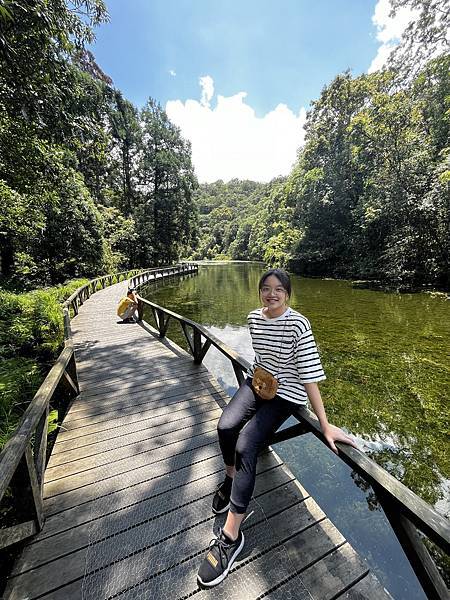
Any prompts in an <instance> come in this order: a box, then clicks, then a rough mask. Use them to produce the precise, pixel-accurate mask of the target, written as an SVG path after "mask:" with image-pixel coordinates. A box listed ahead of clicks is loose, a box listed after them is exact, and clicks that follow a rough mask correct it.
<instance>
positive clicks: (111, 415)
mask: <svg viewBox="0 0 450 600" xmlns="http://www.w3.org/2000/svg"><path fill="white" fill-rule="evenodd" d="M191 384H192V385H190V386H189V391H187V390H186V384H185V383H184V382H182V381H180V382H178V383H177V384H174V385H172V386H170V387H169V386H158V387H156V388H153V387H152V388H150V389H143V390H142V391H139V392H136V393H135V394H132V395H131V396H129V397H128V396H126V395H122V394H115V395H112V396H109V397H107V399H103V398H99V399H98V400H97V401H96V402H91V403H90V404H89V405H88V406H85V405H84V402H83V401H82V400H80V401H79V402H78V404H77V405H73V406H77V407H79V408H80V410H78V411H77V412H75V413H73V415H72V414H71V416H70V418H69V417H67V418H66V419H64V427H65V428H66V429H67V428H69V427H75V426H76V423H78V422H80V424H81V426H82V425H83V422H89V421H90V422H93V423H98V422H100V421H101V420H104V421H113V420H114V419H115V417H116V416H121V415H123V410H124V409H127V410H128V411H129V412H132V411H133V410H134V409H135V408H136V407H138V406H143V405H144V404H147V405H149V407H150V408H151V405H152V404H155V402H156V401H158V400H159V405H163V404H164V400H166V399H169V398H172V397H173V396H177V397H179V398H181V399H182V398H186V399H188V398H189V396H192V395H193V394H194V393H197V394H198V393H199V392H203V394H205V393H208V394H210V395H211V389H210V386H209V380H208V378H207V376H202V377H199V378H195V379H194V380H191ZM102 416H104V418H103V419H101V417H102Z"/></svg>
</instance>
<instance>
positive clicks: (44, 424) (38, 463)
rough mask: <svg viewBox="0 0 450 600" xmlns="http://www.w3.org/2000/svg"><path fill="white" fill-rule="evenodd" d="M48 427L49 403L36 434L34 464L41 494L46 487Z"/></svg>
mask: <svg viewBox="0 0 450 600" xmlns="http://www.w3.org/2000/svg"><path fill="white" fill-rule="evenodd" d="M47 429H48V405H47V406H46V408H45V411H44V412H43V413H42V417H41V418H40V420H39V423H38V425H37V427H36V432H35V434H34V466H35V468H36V477H37V481H38V485H39V490H40V494H41V496H42V490H43V487H44V470H45V463H46V456H47Z"/></svg>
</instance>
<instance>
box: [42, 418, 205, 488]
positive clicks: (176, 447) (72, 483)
mask: <svg viewBox="0 0 450 600" xmlns="http://www.w3.org/2000/svg"><path fill="white" fill-rule="evenodd" d="M212 443H217V429H216V425H215V424H213V425H212V426H210V427H208V426H203V424H202V427H201V431H200V432H197V433H196V435H189V432H185V433H184V435H183V436H179V437H178V439H177V440H176V441H173V440H172V441H167V443H166V444H164V445H163V446H161V447H158V445H157V444H154V443H153V444H150V445H148V446H147V447H146V448H145V450H143V451H140V452H139V453H136V454H135V455H129V454H127V455H126V456H124V457H122V458H117V459H115V457H114V456H111V462H110V463H109V464H107V465H99V466H96V465H95V464H94V465H93V466H92V467H91V468H90V469H89V470H85V471H83V472H81V473H75V474H73V475H68V476H62V478H60V479H56V480H53V481H50V482H48V483H47V482H45V483H44V497H45V498H50V497H51V496H56V495H59V494H68V493H70V492H72V491H75V490H77V489H78V488H84V487H85V486H86V485H90V484H94V483H96V482H97V481H101V480H104V479H110V478H111V477H112V476H114V475H120V474H122V473H127V472H130V471H134V470H135V469H137V468H140V467H146V468H150V466H151V467H152V468H153V464H154V463H155V462H159V461H160V460H164V459H165V458H168V457H169V456H176V455H179V454H183V453H185V452H187V451H188V450H192V449H194V448H200V447H202V446H206V445H209V444H212ZM46 476H47V475H46Z"/></svg>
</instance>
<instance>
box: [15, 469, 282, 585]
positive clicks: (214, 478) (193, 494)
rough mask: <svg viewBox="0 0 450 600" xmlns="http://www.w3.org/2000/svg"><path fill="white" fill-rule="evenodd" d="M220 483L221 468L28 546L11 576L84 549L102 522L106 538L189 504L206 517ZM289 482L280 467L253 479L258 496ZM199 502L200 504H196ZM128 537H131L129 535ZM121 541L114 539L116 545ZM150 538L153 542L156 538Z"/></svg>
mask: <svg viewBox="0 0 450 600" xmlns="http://www.w3.org/2000/svg"><path fill="white" fill-rule="evenodd" d="M222 480H223V469H222V470H220V471H216V472H214V473H211V474H208V475H206V476H205V477H203V478H201V479H200V480H195V481H192V482H188V483H186V484H185V485H183V486H182V487H181V488H180V487H177V488H176V489H175V490H168V491H166V492H165V493H163V494H160V495H159V496H158V499H157V501H156V499H155V497H152V498H151V499H147V500H144V499H140V501H139V502H138V503H136V504H133V505H132V506H127V507H126V508H124V509H123V510H121V511H118V510H117V509H115V511H114V513H113V514H114V518H111V517H112V515H110V516H108V515H105V517H103V519H100V520H97V522H96V523H95V524H93V523H92V522H90V523H85V524H83V525H82V526H80V527H77V528H75V529H73V530H72V531H70V532H67V531H66V532H64V533H61V534H59V535H55V536H52V537H51V538H46V539H44V540H41V541H40V542H37V543H34V544H31V545H29V546H28V548H26V549H25V551H24V552H23V553H22V556H21V558H20V560H19V561H17V563H16V564H15V565H14V570H13V572H12V575H18V574H19V573H22V572H25V571H27V570H30V569H32V568H35V567H37V566H39V565H40V564H44V563H47V562H50V561H52V560H55V559H56V558H58V557H61V556H63V555H64V554H65V553H66V552H67V548H68V547H69V546H68V541H69V542H70V550H71V552H74V551H75V550H80V549H82V548H86V547H87V546H88V544H89V534H90V532H91V533H92V528H93V527H95V530H96V532H99V533H100V532H101V529H102V526H103V525H102V523H103V522H105V525H104V529H105V535H106V533H107V535H108V536H112V535H115V536H117V535H118V534H119V533H121V532H126V531H127V530H130V531H131V528H135V527H136V526H137V525H139V523H142V524H145V522H146V521H147V522H149V521H150V520H153V519H156V518H158V517H159V516H161V515H163V514H164V515H165V514H168V513H171V512H174V511H178V510H180V511H181V509H183V507H187V508H189V507H188V505H191V504H192V505H194V504H195V503H197V504H196V507H195V511H194V513H195V514H202V513H203V514H204V515H205V516H208V515H209V516H210V514H211V498H212V494H213V493H214V491H215V490H216V487H217V485H218V484H219V483H220V482H221V481H222ZM289 481H290V480H289V477H288V475H287V474H286V473H285V472H284V471H283V470H282V469H281V468H280V467H275V468H273V467H271V468H270V469H269V470H267V469H266V470H263V469H260V470H259V472H258V474H257V478H256V485H255V495H256V496H259V495H261V494H263V493H265V492H267V491H268V490H270V489H274V488H276V487H280V486H282V485H286V484H287V483H289ZM200 502H201V505H200V504H199V503H200ZM199 506H200V508H199ZM194 513H192V514H194ZM181 518H182V517H181V516H178V515H177V516H176V517H175V519H176V520H175V521H174V523H176V524H177V527H178V529H181V528H182V527H183V524H182V522H181ZM183 519H184V520H185V521H186V523H185V526H186V527H188V526H190V525H191V524H194V522H195V518H194V517H193V519H192V522H188V521H187V519H188V513H183ZM161 530H162V528H161ZM162 533H163V534H164V535H168V530H167V529H164V530H162ZM130 535H131V536H132V533H130ZM139 535H140V534H139V533H138V534H136V537H138V536H139ZM141 537H142V536H141ZM120 539H121V538H117V540H118V541H119V542H120ZM153 539H154V542H155V543H156V539H155V538H153ZM127 547H128V548H130V545H129V544H127Z"/></svg>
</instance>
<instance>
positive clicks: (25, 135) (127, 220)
mask: <svg viewBox="0 0 450 600" xmlns="http://www.w3.org/2000/svg"><path fill="white" fill-rule="evenodd" d="M106 19H107V11H106V6H105V4H104V3H103V2H102V1H101V0H95V1H91V0H86V1H77V2H73V3H66V2H65V0H52V2H47V1H43V0H32V1H31V2H30V1H29V0H15V1H14V2H0V22H1V29H0V64H1V75H0V195H1V198H2V206H3V210H2V212H1V215H0V239H1V275H2V283H3V286H8V287H10V288H11V287H12V288H13V289H30V288H32V287H37V286H44V285H55V284H58V283H61V282H64V281H66V280H67V279H70V278H73V277H79V276H85V275H87V276H94V275H98V274H102V273H107V272H114V271H118V270H123V269H126V268H129V267H131V266H133V267H144V266H145V267H146V266H151V265H159V264H168V263H172V262H173V261H176V260H177V259H178V257H179V256H180V254H181V253H186V248H187V247H189V244H190V243H191V241H192V239H193V234H194V232H195V208H194V204H193V200H192V192H193V189H194V188H195V186H196V185H197V183H196V178H195V175H194V171H193V166H192V163H191V151H190V145H189V143H188V142H187V141H186V140H184V139H183V138H182V137H181V135H180V132H179V130H178V129H177V128H176V127H175V126H174V125H173V124H172V123H171V122H170V121H169V120H168V118H167V115H166V114H165V112H164V110H163V109H162V108H161V106H160V105H159V104H158V102H157V101H156V100H155V99H153V98H151V97H150V98H149V99H148V102H147V103H146V105H145V106H144V107H143V108H142V109H138V108H137V107H136V106H134V105H133V104H132V103H131V102H129V101H128V100H127V99H126V98H124V96H123V94H122V93H121V92H120V91H119V90H118V89H116V88H115V87H114V84H113V82H112V81H111V79H110V78H109V76H108V75H106V74H105V73H103V72H102V70H101V68H100V67H99V66H98V65H97V64H96V62H95V59H94V57H93V55H92V53H91V52H90V51H89V50H87V49H86V44H87V43H88V42H92V41H93V39H94V35H93V27H94V26H96V25H99V24H100V23H101V22H103V21H105V20H106Z"/></svg>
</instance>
